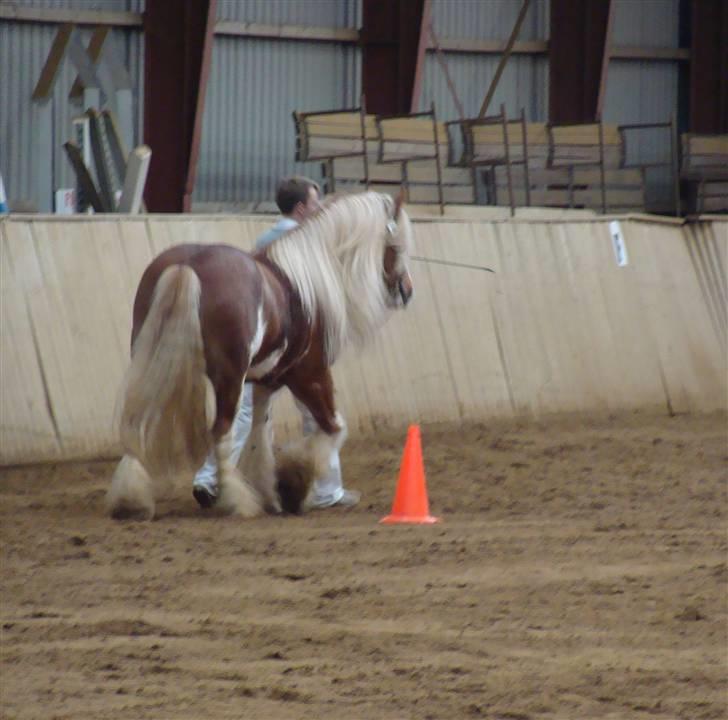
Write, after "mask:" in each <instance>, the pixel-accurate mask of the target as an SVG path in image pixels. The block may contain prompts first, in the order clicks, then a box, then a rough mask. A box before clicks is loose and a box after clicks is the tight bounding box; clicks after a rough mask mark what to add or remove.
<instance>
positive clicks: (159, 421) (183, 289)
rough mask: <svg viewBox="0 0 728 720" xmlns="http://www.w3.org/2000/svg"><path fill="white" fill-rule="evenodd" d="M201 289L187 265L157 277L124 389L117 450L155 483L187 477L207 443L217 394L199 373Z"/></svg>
mask: <svg viewBox="0 0 728 720" xmlns="http://www.w3.org/2000/svg"><path fill="white" fill-rule="evenodd" d="M200 292H201V287H200V279H199V278H198V277H197V274H196V273H195V272H194V271H193V270H192V269H191V268H189V267H187V266H185V265H172V266H171V267H168V268H167V269H166V270H165V271H164V272H163V273H162V275H161V276H160V278H159V280H158V281H157V285H156V287H155V289H154V296H153V298H152V304H151V307H150V308H149V312H148V314H147V317H146V319H145V321H144V324H143V325H142V328H141V331H140V332H139V335H138V336H137V338H136V340H135V342H134V347H133V349H132V361H131V366H130V367H129V370H128V371H127V375H126V379H125V383H124V386H123V388H122V398H121V399H122V404H121V417H120V422H119V429H120V435H121V442H122V445H123V447H124V450H125V452H126V453H127V454H129V455H132V456H134V457H135V458H137V459H138V460H139V462H141V464H142V465H143V466H144V469H145V470H146V471H147V473H149V475H150V477H151V478H153V479H173V478H175V477H177V476H179V475H185V476H188V475H191V474H192V473H193V472H194V471H195V470H197V469H198V468H199V467H200V466H201V465H202V463H203V462H204V460H205V457H206V456H207V454H208V452H209V450H210V448H211V446H212V437H211V434H210V429H211V427H212V424H213V422H214V419H215V410H216V408H215V394H214V391H213V388H212V383H211V382H210V380H209V378H208V377H207V375H206V374H205V355H204V348H203V342H202V330H201V327H200V315H199V309H200Z"/></svg>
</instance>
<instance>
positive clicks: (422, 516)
mask: <svg viewBox="0 0 728 720" xmlns="http://www.w3.org/2000/svg"><path fill="white" fill-rule="evenodd" d="M439 521H440V518H436V517H432V515H430V504H429V502H428V500H427V486H426V484H425V467H424V464H423V462H422V442H421V440H420V427H419V425H410V427H409V430H408V431H407V442H406V443H405V446H404V454H403V455H402V466H401V467H400V470H399V481H398V483H397V491H396V493H395V495H394V503H393V504H392V514H391V515H387V517H384V518H382V519H381V520H380V521H379V522H382V523H420V524H425V523H436V522H439Z"/></svg>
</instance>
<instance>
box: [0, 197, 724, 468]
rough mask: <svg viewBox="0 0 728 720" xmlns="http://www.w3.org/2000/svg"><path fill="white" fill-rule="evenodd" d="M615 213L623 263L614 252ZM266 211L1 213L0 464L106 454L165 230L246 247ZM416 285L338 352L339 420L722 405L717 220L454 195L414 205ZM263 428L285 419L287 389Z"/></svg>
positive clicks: (175, 238) (172, 237) (173, 238)
mask: <svg viewBox="0 0 728 720" xmlns="http://www.w3.org/2000/svg"><path fill="white" fill-rule="evenodd" d="M615 219H617V220H618V221H619V223H620V227H621V230H622V233H623V236H624V241H625V245H626V249H627V254H628V264H627V265H625V266H619V265H618V264H617V261H616V255H615V250H614V247H613V242H612V237H611V234H610V227H609V223H610V221H612V220H615ZM269 225H270V218H268V217H261V216H250V217H246V216H215V217H210V216H194V215H192V216H190V215H186V216H140V217H122V216H119V217H114V216H105V217H90V216H84V217H69V218H60V217H52V216H9V217H6V218H4V219H2V220H0V272H1V273H2V276H1V278H0V313H1V315H0V324H1V332H2V343H1V344H0V388H1V393H0V464H1V465H10V464H17V463H30V462H44V461H60V460H70V459H81V458H88V459H90V458H103V457H112V456H115V455H116V454H118V451H119V448H118V445H117V441H116V438H115V435H114V431H113V415H114V407H115V400H116V393H117V390H118V387H119V384H120V381H121V378H122V374H123V372H124V370H125V367H126V364H127V358H128V350H129V331H130V317H131V306H132V299H133V294H134V291H135V288H136V284H137V282H138V280H139V278H140V276H141V273H142V271H143V269H144V267H145V266H146V264H147V263H148V262H149V261H150V260H151V258H152V257H153V256H154V255H155V254H157V253H158V252H160V251H161V250H162V249H164V248H165V247H168V246H169V245H172V244H176V243H180V242H192V241H194V242H224V243H229V244H232V245H236V246H239V247H241V248H244V249H247V248H249V247H250V246H251V244H252V242H253V240H254V238H255V237H256V236H257V235H258V234H260V233H261V232H262V231H263V230H265V229H266V228H267V227H268V226H269ZM415 231H416V238H417V255H418V256H422V257H424V258H430V259H436V260H447V261H450V262H455V263H464V264H469V265H475V266H487V267H491V268H493V269H495V270H496V272H495V274H492V273H488V272H484V271H482V270H478V269H470V268H462V267H453V266H446V265H440V264H433V263H426V262H424V261H415V262H413V275H414V279H415V284H416V295H415V299H414V301H413V303H412V305H411V307H410V308H409V309H408V310H407V311H405V312H402V313H398V314H397V315H396V316H394V317H393V318H392V320H391V322H390V323H389V324H388V325H387V326H386V328H385V329H384V330H383V332H382V333H381V335H380V337H379V338H378V340H377V341H376V343H375V344H374V345H373V346H371V347H369V348H367V349H365V350H364V351H363V352H358V351H355V352H350V353H349V354H348V355H346V356H345V357H344V358H342V360H341V362H340V363H339V364H338V365H337V367H336V368H335V375H336V378H337V390H338V402H339V405H340V408H341V410H342V411H343V413H344V414H345V416H346V417H347V419H348V421H349V427H350V431H351V432H357V431H363V432H366V431H369V430H371V429H372V428H373V427H375V426H381V425H385V424H386V425H392V426H402V425H405V424H407V423H410V422H424V421H428V422H429V421H460V420H487V419H488V418H494V417H515V416H526V417H533V416H541V415H544V414H547V413H554V412H563V411H566V412H569V411H599V410H602V411H611V410H617V409H628V408H643V407H648V406H659V407H663V408H664V409H665V412H690V411H709V410H713V409H718V408H726V404H727V402H726V392H727V380H726V377H727V367H726V337H727V329H726V328H727V325H728V323H727V319H726V313H727V311H726V307H728V292H727V290H726V283H727V281H726V277H727V273H726V269H727V265H726V262H727V260H726V258H727V257H728V221H726V218H718V217H713V218H710V217H706V218H701V219H700V220H699V221H696V222H691V223H689V224H686V223H683V222H682V221H671V220H664V219H656V218H654V217H648V216H627V217H622V218H604V217H592V216H589V215H585V214H578V213H577V214H574V215H570V214H568V213H567V214H564V213H558V214H552V215H545V216H538V215H537V214H534V213H530V214H528V215H526V216H524V217H521V218H518V217H517V218H515V219H508V218H505V217H503V216H502V215H493V214H492V213H491V214H485V213H483V214H481V215H480V216H478V215H477V213H476V214H475V215H473V216H468V213H465V216H463V213H460V216H458V212H457V210H455V209H452V210H448V216H446V217H445V218H438V217H436V216H429V217H428V216H427V215H425V214H422V215H419V216H417V219H416V224H415ZM280 395H281V398H280V400H279V401H278V402H277V405H276V413H275V420H276V428H277V433H278V437H284V436H288V435H290V434H291V433H293V432H297V431H298V422H299V421H298V417H297V413H296V411H295V409H294V408H293V406H292V403H291V401H290V398H288V397H285V395H287V393H281V394H280Z"/></svg>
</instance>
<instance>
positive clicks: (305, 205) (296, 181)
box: [276, 176, 321, 222]
mask: <svg viewBox="0 0 728 720" xmlns="http://www.w3.org/2000/svg"><path fill="white" fill-rule="evenodd" d="M320 194H321V190H320V189H319V186H318V184H317V183H315V182H314V181H313V180H309V178H306V177H300V176H299V177H290V178H284V179H283V180H281V182H280V184H279V185H278V190H277V191H276V205H278V209H279V210H280V211H281V213H282V214H283V215H285V216H286V217H289V218H291V219H293V220H296V221H297V222H302V221H303V220H305V219H306V218H307V217H309V216H310V215H312V214H313V213H315V212H316V211H317V210H318V209H319V208H320V207H321V201H320Z"/></svg>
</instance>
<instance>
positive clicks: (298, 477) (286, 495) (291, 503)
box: [276, 462, 310, 515]
mask: <svg viewBox="0 0 728 720" xmlns="http://www.w3.org/2000/svg"><path fill="white" fill-rule="evenodd" d="M276 478H277V480H278V497H279V498H280V500H281V509H282V511H283V512H284V513H288V514H289V515H301V514H302V513H303V501H304V500H305V499H306V495H307V494H308V488H309V484H310V483H309V482H307V480H306V472H305V468H304V467H303V466H302V465H299V464H297V463H292V462H288V463H286V464H285V465H283V466H281V467H279V468H277V469H276Z"/></svg>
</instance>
